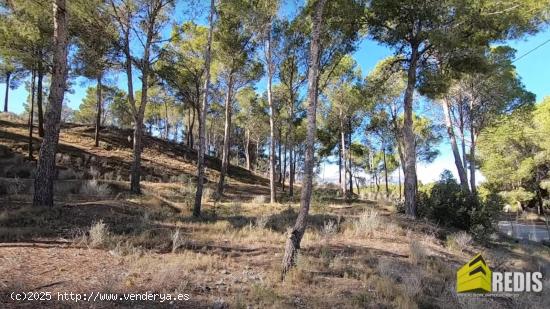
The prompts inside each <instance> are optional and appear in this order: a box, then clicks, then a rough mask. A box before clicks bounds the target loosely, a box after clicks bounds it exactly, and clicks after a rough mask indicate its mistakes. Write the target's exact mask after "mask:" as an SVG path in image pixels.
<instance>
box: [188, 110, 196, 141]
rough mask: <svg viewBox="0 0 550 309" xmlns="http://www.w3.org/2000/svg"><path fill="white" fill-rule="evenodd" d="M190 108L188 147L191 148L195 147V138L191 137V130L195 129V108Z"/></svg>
mask: <svg viewBox="0 0 550 309" xmlns="http://www.w3.org/2000/svg"><path fill="white" fill-rule="evenodd" d="M191 109H192V114H191V115H192V116H191V126H190V127H189V129H190V130H189V139H190V141H189V147H190V148H191V149H193V147H195V138H194V137H193V130H194V129H195V108H194V107H191Z"/></svg>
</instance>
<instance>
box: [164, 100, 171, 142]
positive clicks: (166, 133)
mask: <svg viewBox="0 0 550 309" xmlns="http://www.w3.org/2000/svg"><path fill="white" fill-rule="evenodd" d="M169 136H170V124H169V123H168V103H167V101H166V100H165V101H164V139H165V140H168V138H169Z"/></svg>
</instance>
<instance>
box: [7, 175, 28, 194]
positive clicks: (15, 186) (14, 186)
mask: <svg viewBox="0 0 550 309" xmlns="http://www.w3.org/2000/svg"><path fill="white" fill-rule="evenodd" d="M24 189H25V183H24V182H23V181H22V180H21V179H20V178H18V177H15V178H13V180H12V181H10V182H9V183H8V185H7V188H6V191H7V192H8V194H10V195H17V194H20V193H22V192H23V191H24Z"/></svg>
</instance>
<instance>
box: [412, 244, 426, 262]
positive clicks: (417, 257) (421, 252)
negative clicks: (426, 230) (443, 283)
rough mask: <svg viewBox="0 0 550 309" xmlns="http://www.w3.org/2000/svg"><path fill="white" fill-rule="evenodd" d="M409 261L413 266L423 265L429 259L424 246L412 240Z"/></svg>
mask: <svg viewBox="0 0 550 309" xmlns="http://www.w3.org/2000/svg"><path fill="white" fill-rule="evenodd" d="M409 251H410V255H409V259H410V260H411V263H413V264H422V263H424V261H425V260H426V258H427V253H426V250H425V249H424V247H422V244H421V243H420V242H418V241H416V240H412V241H411V243H410V244H409Z"/></svg>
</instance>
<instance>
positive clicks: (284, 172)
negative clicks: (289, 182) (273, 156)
mask: <svg viewBox="0 0 550 309" xmlns="http://www.w3.org/2000/svg"><path fill="white" fill-rule="evenodd" d="M285 140H286V143H285V147H284V151H283V154H284V158H283V173H282V174H283V179H282V181H281V185H282V190H283V192H285V182H286V155H287V151H288V149H287V146H286V145H287V144H288V133H287V134H286V136H285Z"/></svg>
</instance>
